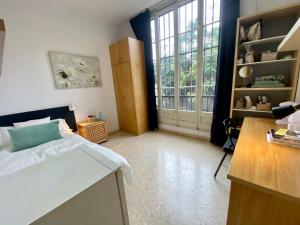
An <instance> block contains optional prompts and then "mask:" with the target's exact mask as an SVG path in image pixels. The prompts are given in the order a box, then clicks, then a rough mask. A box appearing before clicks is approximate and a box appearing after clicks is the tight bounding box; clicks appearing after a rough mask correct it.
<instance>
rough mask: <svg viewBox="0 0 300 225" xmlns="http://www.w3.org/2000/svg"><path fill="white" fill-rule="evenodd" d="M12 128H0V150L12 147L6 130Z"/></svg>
mask: <svg viewBox="0 0 300 225" xmlns="http://www.w3.org/2000/svg"><path fill="white" fill-rule="evenodd" d="M10 128H13V127H0V150H1V149H3V148H9V147H12V141H11V138H10V134H9V133H8V131H7V130H8V129H10Z"/></svg>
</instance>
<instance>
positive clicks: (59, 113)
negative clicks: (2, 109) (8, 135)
mask: <svg viewBox="0 0 300 225" xmlns="http://www.w3.org/2000/svg"><path fill="white" fill-rule="evenodd" d="M48 116H50V118H51V120H53V119H65V120H66V122H67V124H68V125H69V127H70V128H71V129H72V130H73V131H77V125H76V120H75V114H74V111H70V109H69V106H63V107H57V108H51V109H42V110H37V111H30V112H23V113H17V114H11V115H5V116H0V127H6V126H13V123H18V122H25V121H27V120H35V119H42V118H45V117H48Z"/></svg>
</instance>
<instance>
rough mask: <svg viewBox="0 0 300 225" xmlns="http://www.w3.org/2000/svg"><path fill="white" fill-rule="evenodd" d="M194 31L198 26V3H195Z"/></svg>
mask: <svg viewBox="0 0 300 225" xmlns="http://www.w3.org/2000/svg"><path fill="white" fill-rule="evenodd" d="M192 25H193V29H194V28H197V26H198V1H193V22H192Z"/></svg>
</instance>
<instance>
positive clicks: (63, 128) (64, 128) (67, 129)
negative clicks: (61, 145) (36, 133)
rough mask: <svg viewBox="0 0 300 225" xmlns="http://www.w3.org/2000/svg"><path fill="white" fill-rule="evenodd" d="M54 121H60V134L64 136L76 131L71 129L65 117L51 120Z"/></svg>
mask: <svg viewBox="0 0 300 225" xmlns="http://www.w3.org/2000/svg"><path fill="white" fill-rule="evenodd" d="M53 121H58V122H59V124H58V127H59V131H60V135H61V136H62V137H67V136H70V135H74V133H73V132H72V129H70V127H69V126H68V124H67V122H66V121H65V120H64V119H55V120H51V122H53Z"/></svg>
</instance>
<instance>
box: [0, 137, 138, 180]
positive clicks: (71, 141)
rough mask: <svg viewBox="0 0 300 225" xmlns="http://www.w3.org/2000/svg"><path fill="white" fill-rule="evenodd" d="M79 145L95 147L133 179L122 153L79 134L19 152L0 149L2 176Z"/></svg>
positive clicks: (129, 178) (94, 148) (72, 149)
mask: <svg viewBox="0 0 300 225" xmlns="http://www.w3.org/2000/svg"><path fill="white" fill-rule="evenodd" d="M78 146H84V147H86V148H90V149H93V150H94V151H96V152H98V153H99V154H101V155H103V156H105V157H107V158H109V159H110V160H112V161H113V162H115V163H117V164H118V165H120V166H121V168H122V171H123V174H124V176H125V179H126V181H127V183H131V181H132V174H133V173H132V169H131V167H130V166H129V164H128V162H127V160H126V159H125V158H124V157H122V156H121V155H119V154H117V153H115V152H113V151H112V150H110V149H108V148H105V147H103V146H100V145H97V144H94V143H92V142H90V141H87V140H86V139H84V138H82V137H81V136H79V135H71V136H67V137H65V138H62V139H60V140H56V141H51V142H48V143H46V144H42V145H39V146H37V147H34V148H29V149H26V150H23V151H19V152H13V153H11V152H9V151H8V150H5V149H3V150H1V151H0V176H5V175H8V174H10V173H13V172H15V171H18V170H21V169H24V168H26V167H28V166H31V165H33V164H36V163H38V162H41V161H44V160H47V159H48V158H50V157H55V156H57V155H59V154H61V153H64V152H67V151H76V148H77V147H78Z"/></svg>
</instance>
